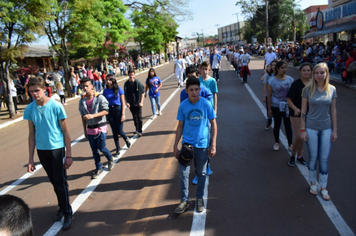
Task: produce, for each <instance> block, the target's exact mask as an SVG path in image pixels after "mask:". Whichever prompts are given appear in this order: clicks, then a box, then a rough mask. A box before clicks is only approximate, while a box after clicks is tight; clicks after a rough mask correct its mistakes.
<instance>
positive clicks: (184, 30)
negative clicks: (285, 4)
mask: <svg viewBox="0 0 356 236" xmlns="http://www.w3.org/2000/svg"><path fill="white" fill-rule="evenodd" d="M217 2H219V3H217ZM236 2H237V0H221V1H217V0H191V2H190V4H189V8H190V9H191V10H192V11H193V20H189V21H185V22H179V27H178V30H177V31H178V35H179V36H180V37H183V38H185V37H191V36H192V33H197V32H198V33H200V34H201V33H204V36H210V35H215V34H217V26H216V25H217V24H219V27H222V26H225V25H229V24H232V23H235V22H237V16H236V15H234V14H236V13H238V17H239V21H242V20H244V16H243V15H241V11H240V10H239V7H237V6H235V3H236ZM298 4H299V5H300V8H301V9H302V10H303V9H305V8H308V7H310V6H311V5H323V4H328V0H313V1H311V0H300V1H299V3H298ZM195 35H196V34H195ZM34 44H35V45H49V42H48V40H47V39H46V36H45V37H42V38H40V39H39V40H38V41H37V42H36V43H34Z"/></svg>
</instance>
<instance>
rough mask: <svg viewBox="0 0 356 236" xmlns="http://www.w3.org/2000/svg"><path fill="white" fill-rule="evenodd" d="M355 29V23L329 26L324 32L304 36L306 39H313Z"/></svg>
mask: <svg viewBox="0 0 356 236" xmlns="http://www.w3.org/2000/svg"><path fill="white" fill-rule="evenodd" d="M354 29H356V24H355V23H354V22H352V23H348V24H342V25H336V26H329V27H325V28H324V29H323V30H318V31H314V32H311V33H310V34H308V35H306V36H304V38H312V37H317V36H320V35H325V34H331V33H338V32H342V31H347V30H354Z"/></svg>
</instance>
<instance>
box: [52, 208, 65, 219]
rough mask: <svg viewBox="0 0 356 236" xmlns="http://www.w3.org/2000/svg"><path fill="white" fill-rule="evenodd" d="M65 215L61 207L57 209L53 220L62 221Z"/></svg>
mask: <svg viewBox="0 0 356 236" xmlns="http://www.w3.org/2000/svg"><path fill="white" fill-rule="evenodd" d="M62 217H63V211H62V210H61V209H59V210H58V211H57V214H56V215H55V216H54V217H53V221H54V222H56V221H60V220H61V219H62Z"/></svg>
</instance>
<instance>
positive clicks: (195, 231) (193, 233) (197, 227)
mask: <svg viewBox="0 0 356 236" xmlns="http://www.w3.org/2000/svg"><path fill="white" fill-rule="evenodd" d="M208 187H209V176H206V181H205V190H204V196H203V199H204V206H205V210H204V211H203V212H200V213H199V212H197V211H196V208H194V214H193V223H192V228H191V229H190V236H204V235H205V222H206V209H207V207H208Z"/></svg>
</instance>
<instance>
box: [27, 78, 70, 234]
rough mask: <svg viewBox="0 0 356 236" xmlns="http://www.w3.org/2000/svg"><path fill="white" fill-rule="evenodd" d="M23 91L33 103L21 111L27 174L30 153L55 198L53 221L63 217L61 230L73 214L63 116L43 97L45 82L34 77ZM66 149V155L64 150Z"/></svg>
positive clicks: (56, 105)
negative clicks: (24, 124) (26, 145)
mask: <svg viewBox="0 0 356 236" xmlns="http://www.w3.org/2000/svg"><path fill="white" fill-rule="evenodd" d="M27 89H28V91H29V92H30V94H31V96H32V97H33V99H34V101H33V102H32V103H30V104H29V105H28V106H27V107H26V109H25V112H24V115H23V118H24V120H28V127H29V135H28V143H29V163H28V167H27V170H28V172H30V173H33V171H35V170H36V166H35V162H34V159H33V157H34V152H35V148H37V155H38V158H39V159H40V162H41V164H42V166H43V168H44V169H45V171H46V173H47V176H48V178H49V180H50V181H51V184H52V185H53V188H54V192H55V193H56V195H57V199H58V206H59V210H58V211H57V214H56V216H55V217H54V218H53V220H54V221H60V220H61V219H62V217H63V216H64V221H63V227H62V229H64V230H66V229H69V228H70V227H72V225H73V219H74V217H73V211H72V207H71V205H70V202H69V191H68V183H67V174H66V169H69V167H70V166H71V165H72V163H73V160H72V156H71V140H70V136H69V131H68V128H67V115H66V112H65V110H64V108H63V106H62V104H60V103H59V102H56V101H54V100H52V99H50V98H49V97H47V96H46V95H45V91H46V84H45V80H44V79H43V78H42V77H40V76H37V77H35V78H31V79H30V80H29V81H28V83H27ZM64 147H65V148H66V149H67V154H66V155H65V153H66V150H65V148H64Z"/></svg>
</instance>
